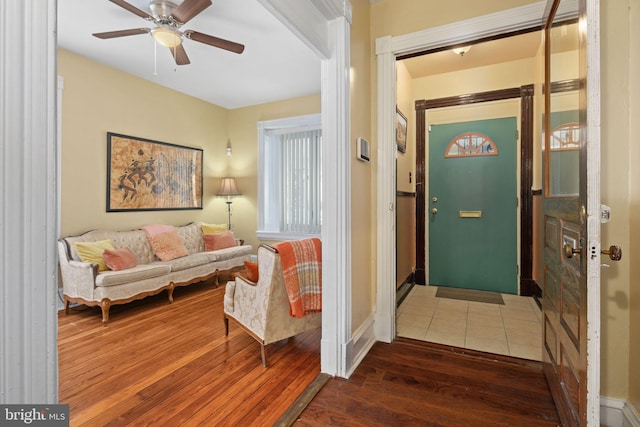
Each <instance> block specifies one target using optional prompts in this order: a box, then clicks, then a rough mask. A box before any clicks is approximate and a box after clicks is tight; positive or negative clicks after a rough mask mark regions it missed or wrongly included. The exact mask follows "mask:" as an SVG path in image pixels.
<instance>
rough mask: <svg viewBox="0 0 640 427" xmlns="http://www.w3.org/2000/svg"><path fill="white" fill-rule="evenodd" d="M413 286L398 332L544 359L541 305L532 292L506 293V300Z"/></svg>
mask: <svg viewBox="0 0 640 427" xmlns="http://www.w3.org/2000/svg"><path fill="white" fill-rule="evenodd" d="M437 289H438V288H437V287H436V286H414V287H413V289H412V290H411V292H410V293H409V295H407V297H406V298H405V299H404V301H403V302H402V304H401V305H400V307H399V308H398V310H397V312H396V316H397V323H396V326H397V331H398V335H399V336H401V337H405V338H413V339H418V340H423V341H430V342H435V343H439V344H445V345H451V346H455V347H462V348H468V349H472V350H479V351H484V352H487V353H494V354H503V355H507V356H513V357H520V358H523V359H530V360H540V359H541V354H542V353H541V342H542V327H541V318H542V315H541V313H540V309H539V308H538V305H537V304H536V302H535V301H534V299H533V298H531V297H520V296H517V295H509V294H503V295H502V297H503V299H504V303H505V304H504V305H499V304H488V303H481V302H473V301H461V300H454V299H448V298H436V291H437Z"/></svg>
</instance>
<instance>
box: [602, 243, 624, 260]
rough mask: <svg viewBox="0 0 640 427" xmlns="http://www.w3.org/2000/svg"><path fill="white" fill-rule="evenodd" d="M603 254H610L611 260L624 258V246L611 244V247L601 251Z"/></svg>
mask: <svg viewBox="0 0 640 427" xmlns="http://www.w3.org/2000/svg"><path fill="white" fill-rule="evenodd" d="M600 252H601V253H602V254H603V255H609V259H610V260H611V261H620V260H621V259H622V248H621V247H620V246H616V245H611V246H609V249H605V250H602V251H600Z"/></svg>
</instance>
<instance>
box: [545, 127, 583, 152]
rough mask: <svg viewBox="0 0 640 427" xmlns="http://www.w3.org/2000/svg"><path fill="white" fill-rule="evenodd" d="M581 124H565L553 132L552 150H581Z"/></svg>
mask: <svg viewBox="0 0 640 427" xmlns="http://www.w3.org/2000/svg"><path fill="white" fill-rule="evenodd" d="M579 149H580V123H565V124H563V125H560V126H558V127H557V128H555V129H554V130H552V131H551V150H552V151H560V150H579Z"/></svg>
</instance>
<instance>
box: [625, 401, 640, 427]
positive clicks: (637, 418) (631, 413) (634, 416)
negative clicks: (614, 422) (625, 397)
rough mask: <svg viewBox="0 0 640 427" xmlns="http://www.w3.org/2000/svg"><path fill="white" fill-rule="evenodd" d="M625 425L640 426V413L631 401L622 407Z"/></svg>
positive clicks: (630, 426)
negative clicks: (639, 413)
mask: <svg viewBox="0 0 640 427" xmlns="http://www.w3.org/2000/svg"><path fill="white" fill-rule="evenodd" d="M622 417H623V420H624V421H623V424H622V426H623V427H640V415H638V412H637V411H636V410H635V409H634V407H633V406H631V405H630V404H629V402H627V403H625V405H624V408H622Z"/></svg>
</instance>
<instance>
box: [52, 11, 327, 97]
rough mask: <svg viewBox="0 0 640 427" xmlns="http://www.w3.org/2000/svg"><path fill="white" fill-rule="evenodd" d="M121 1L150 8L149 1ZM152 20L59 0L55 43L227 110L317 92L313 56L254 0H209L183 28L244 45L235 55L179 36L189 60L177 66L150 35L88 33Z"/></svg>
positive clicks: (317, 61)
mask: <svg viewBox="0 0 640 427" xmlns="http://www.w3.org/2000/svg"><path fill="white" fill-rule="evenodd" d="M128 2H129V3H130V4H132V5H134V6H136V7H137V8H139V9H141V10H144V11H146V12H148V13H150V11H149V9H148V7H147V6H148V0H128ZM173 2H174V3H176V4H179V3H182V0H177V1H173ZM152 26H153V23H151V22H148V21H146V20H144V19H142V18H140V17H138V16H137V15H134V14H133V13H131V12H128V11H127V10H125V9H123V8H121V7H120V6H117V5H116V4H114V3H111V2H110V1H108V0H58V44H59V46H60V47H62V48H64V49H67V50H69V51H71V52H74V53H77V54H79V55H82V56H85V57H87V58H89V59H92V60H95V61H97V62H100V63H103V64H105V65H108V66H110V67H113V68H117V69H119V70H122V71H124V72H127V73H129V74H133V75H135V76H138V77H141V78H143V79H146V80H149V81H152V82H155V83H158V84H160V85H162V86H166V87H169V88H172V89H175V90H177V91H180V92H183V93H186V94H188V95H191V96H194V97H196V98H200V99H203V100H205V101H207V102H210V103H212V104H216V105H219V106H221V107H224V108H229V109H233V108H240V107H245V106H249V105H256V104H262V103H265V102H271V101H276V100H282V99H289V98H293V97H298V96H305V95H311V94H316V93H320V59H319V58H318V57H317V55H316V54H315V53H313V52H312V51H311V50H310V49H309V48H307V47H306V46H305V45H304V44H303V43H302V42H301V41H300V40H299V39H298V38H297V37H295V36H294V35H293V34H292V33H291V32H290V31H289V30H288V29H287V28H285V27H284V26H283V25H282V24H281V23H280V22H279V21H278V20H277V19H276V18H275V17H274V16H273V15H272V14H271V13H269V12H268V11H267V10H266V9H265V8H264V7H263V6H262V5H260V4H259V3H258V1H257V0H213V5H211V6H209V7H208V8H207V9H205V10H204V11H203V12H202V13H200V14H199V15H197V16H196V17H195V18H193V19H192V20H191V21H189V22H187V24H185V25H184V26H183V27H182V29H183V30H186V29H192V30H195V31H199V32H202V33H206V34H209V35H212V36H216V37H220V38H223V39H227V40H231V41H234V42H237V43H241V44H244V45H245V50H244V52H243V53H242V54H240V55H238V54H235V53H231V52H228V51H226V50H222V49H217V48H215V47H211V46H208V45H205V44H202V43H198V42H195V41H192V40H185V41H184V47H185V50H186V52H187V55H188V56H189V59H190V60H191V64H189V65H181V66H178V65H175V61H174V60H173V57H172V56H171V53H170V52H169V50H168V48H165V47H162V46H160V45H158V46H157V56H155V55H156V45H155V42H154V40H153V38H152V37H151V36H150V35H149V34H142V35H135V36H128V37H120V38H114V39H109V40H101V39H98V38H96V37H93V36H92V35H91V34H92V33H96V32H105V31H114V30H124V29H132V28H151V27H152ZM154 72H156V74H157V75H154Z"/></svg>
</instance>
